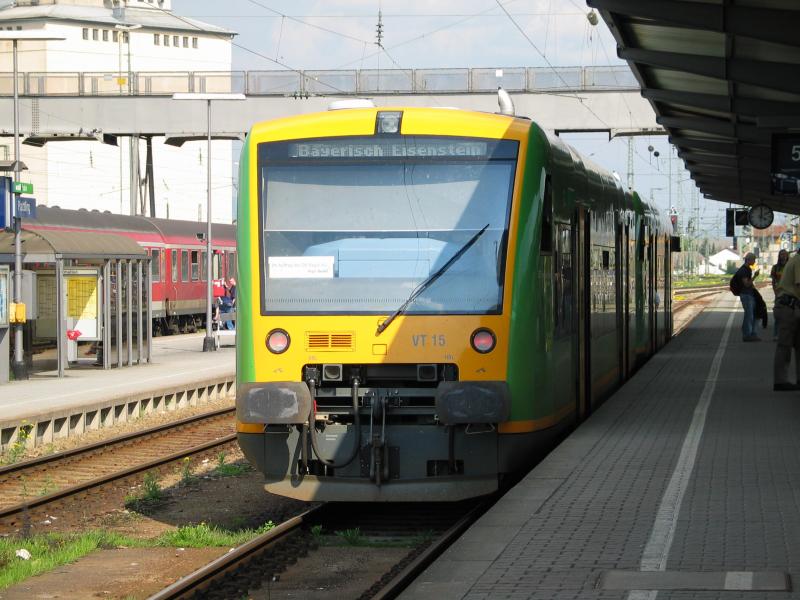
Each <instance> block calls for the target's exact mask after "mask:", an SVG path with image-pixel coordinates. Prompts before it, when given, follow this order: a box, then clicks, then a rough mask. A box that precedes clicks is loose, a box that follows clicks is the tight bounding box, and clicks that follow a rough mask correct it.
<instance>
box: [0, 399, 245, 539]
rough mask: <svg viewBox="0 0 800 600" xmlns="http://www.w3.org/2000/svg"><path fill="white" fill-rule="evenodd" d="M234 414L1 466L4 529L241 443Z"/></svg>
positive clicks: (205, 415)
mask: <svg viewBox="0 0 800 600" xmlns="http://www.w3.org/2000/svg"><path fill="white" fill-rule="evenodd" d="M234 412H235V409H234V408H233V407H231V408H224V409H220V410H217V411H213V412H208V413H203V414H200V415H195V416H193V417H189V418H186V419H181V420H179V421H173V422H171V423H167V424H165V425H159V426H158V427H152V428H149V429H145V430H142V431H138V432H134V433H129V434H126V435H123V436H119V437H115V438H111V439H108V440H104V441H101V442H98V443H95V444H91V445H89V446H83V447H80V448H76V449H73V450H68V451H65V452H58V453H55V454H50V455H47V456H43V457H40V458H35V459H32V460H28V461H24V462H20V463H16V464H12V465H7V466H4V467H0V525H2V526H3V527H13V526H17V525H19V524H20V523H21V522H23V521H25V520H30V518H31V513H33V512H37V513H38V512H40V511H43V510H46V509H47V507H48V506H49V505H52V504H53V503H56V502H59V501H63V500H65V499H68V498H70V497H73V496H76V495H78V494H81V493H84V492H88V491H92V490H95V489H97V488H101V487H103V486H106V485H109V484H111V483H114V482H120V481H122V480H124V479H126V478H128V477H132V476H135V475H137V474H141V473H143V472H145V471H149V470H151V469H157V468H160V467H162V466H164V465H167V464H169V463H171V462H175V461H178V460H182V459H184V458H185V457H187V456H191V455H196V454H200V453H204V452H211V451H214V450H216V449H218V448H220V447H222V446H225V445H226V444H230V443H232V442H235V441H236V434H235V433H233V429H234V427H233V415H234Z"/></svg>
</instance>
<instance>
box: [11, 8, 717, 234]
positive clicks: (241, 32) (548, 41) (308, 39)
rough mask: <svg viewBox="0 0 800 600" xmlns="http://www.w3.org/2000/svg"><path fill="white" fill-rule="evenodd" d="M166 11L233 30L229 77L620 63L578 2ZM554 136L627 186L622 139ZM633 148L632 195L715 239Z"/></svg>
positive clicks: (674, 169)
mask: <svg viewBox="0 0 800 600" xmlns="http://www.w3.org/2000/svg"><path fill="white" fill-rule="evenodd" d="M8 3H9V2H8V0H0V6H3V5H7V4H8ZM173 10H174V12H175V13H176V14H177V15H181V16H185V17H191V18H195V19H198V20H201V21H205V22H207V23H211V24H213V25H217V26H221V27H225V28H227V29H229V30H232V31H235V32H236V33H237V35H236V37H235V38H234V52H233V61H234V62H233V68H234V69H236V70H283V69H297V70H301V69H305V70H323V69H324V70H331V69H334V70H335V69H392V68H403V69H422V68H465V67H489V68H508V67H545V68H547V67H563V66H601V65H611V64H613V65H624V64H625V62H624V61H621V60H620V59H618V58H617V55H616V43H615V41H614V39H613V37H612V35H611V33H610V32H609V30H608V28H607V26H606V25H605V23H604V22H603V20H602V19H599V22H598V24H597V25H596V26H592V25H591V24H590V22H589V19H587V13H589V8H588V7H586V5H585V1H584V0H435V1H431V0H225V1H224V2H221V1H220V0H173ZM379 12H380V14H381V24H382V30H381V47H379V46H378V45H377V44H376V42H377V26H378V14H379ZM527 116H531V117H532V118H534V120H535V115H527ZM562 137H563V138H564V139H566V140H567V141H568V142H569V143H570V144H572V145H573V146H575V147H576V149H577V150H578V151H579V152H581V153H582V154H584V155H588V156H589V157H591V158H592V160H594V162H596V163H598V164H599V165H601V166H603V167H605V168H607V169H609V170H613V171H616V172H617V173H619V175H620V177H621V178H622V180H623V181H626V180H627V171H628V167H627V155H628V154H627V151H628V140H627V138H617V139H614V140H609V139H608V136H607V135H606V134H602V133H600V134H597V133H592V134H568V133H567V134H563V135H562ZM633 144H634V170H633V174H634V184H635V188H636V189H637V190H638V191H639V193H640V195H642V196H643V197H645V198H651V199H652V200H653V201H654V203H655V204H657V205H658V206H659V208H661V209H664V210H669V209H670V208H671V207H675V208H676V209H679V211H680V213H681V216H680V221H681V223H683V224H686V223H687V221H688V219H689V218H690V217H694V218H695V227H694V231H695V232H696V233H695V235H696V234H707V235H710V236H712V237H714V236H718V235H720V234H721V233H722V232H723V230H724V210H725V207H726V206H727V205H726V204H722V203H719V202H714V201H707V200H704V199H702V198H698V194H697V191H696V188H695V186H694V183H693V182H692V181H691V180H690V179H689V174H688V172H687V171H685V170H683V169H682V168H681V162H680V160H678V159H677V157H676V156H674V155H673V160H672V161H671V164H670V161H669V160H668V159H667V157H668V156H669V152H670V150H669V144H668V142H667V139H666V136H647V137H636V138H633ZM650 147H652V148H653V152H651V151H649V150H648V148H650ZM656 151H657V152H658V153H659V154H660V156H659V157H658V158H656V157H655V152H656ZM670 173H671V175H670ZM670 191H671V195H670ZM693 206H696V207H697V208H696V210H695V211H694V212H692V211H690V210H689V207H693Z"/></svg>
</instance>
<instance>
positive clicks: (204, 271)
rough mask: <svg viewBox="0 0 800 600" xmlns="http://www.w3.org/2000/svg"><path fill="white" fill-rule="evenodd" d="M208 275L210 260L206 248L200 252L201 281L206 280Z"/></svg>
mask: <svg viewBox="0 0 800 600" xmlns="http://www.w3.org/2000/svg"><path fill="white" fill-rule="evenodd" d="M207 277H208V261H207V256H206V252H205V250H204V251H203V252H201V253H200V281H205V280H206V278H207Z"/></svg>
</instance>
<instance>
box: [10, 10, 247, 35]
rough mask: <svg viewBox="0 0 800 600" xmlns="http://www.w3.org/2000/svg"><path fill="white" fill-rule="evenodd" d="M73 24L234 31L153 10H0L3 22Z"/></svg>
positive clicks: (203, 31) (195, 30) (215, 32)
mask: <svg viewBox="0 0 800 600" xmlns="http://www.w3.org/2000/svg"><path fill="white" fill-rule="evenodd" d="M42 19H45V20H51V21H74V22H79V23H91V24H97V25H105V26H109V27H113V26H114V25H141V26H142V27H145V28H148V29H170V30H174V31H181V32H194V33H213V34H218V35H225V36H231V37H233V36H234V35H236V32H235V31H231V30H230V29H225V28H224V27H217V26H216V25H210V24H208V23H204V22H202V21H197V20H195V19H189V18H186V17H179V16H178V15H175V14H173V13H172V12H171V11H163V10H158V9H152V8H126V9H122V10H120V9H117V10H115V9H111V8H102V7H98V6H70V5H64V4H55V5H46V6H41V5H40V6H15V7H8V8H0V21H34V20H36V21H39V20H42Z"/></svg>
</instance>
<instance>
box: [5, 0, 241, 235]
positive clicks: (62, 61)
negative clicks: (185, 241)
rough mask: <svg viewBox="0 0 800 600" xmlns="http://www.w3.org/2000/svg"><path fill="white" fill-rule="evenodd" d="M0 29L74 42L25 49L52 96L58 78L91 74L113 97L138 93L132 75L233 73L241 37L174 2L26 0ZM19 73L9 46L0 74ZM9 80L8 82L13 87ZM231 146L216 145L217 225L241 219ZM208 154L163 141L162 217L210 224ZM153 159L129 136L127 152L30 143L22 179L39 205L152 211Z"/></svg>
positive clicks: (30, 67)
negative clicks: (148, 179)
mask: <svg viewBox="0 0 800 600" xmlns="http://www.w3.org/2000/svg"><path fill="white" fill-rule="evenodd" d="M0 29H10V30H17V29H22V30H24V29H44V30H46V31H47V32H48V33H52V34H53V35H54V36H58V37H64V38H66V39H64V40H63V41H49V42H23V43H20V48H19V70H20V72H24V73H40V74H42V75H44V74H46V75H47V86H48V91H49V92H52V91H53V90H54V89H57V88H58V85H59V84H58V80H57V79H56V78H54V77H53V74H54V73H72V74H75V73H78V72H80V73H86V74H90V75H87V76H85V77H84V78H83V79H82V81H83V84H84V86H86V87H89V88H91V89H92V90H93V91H94V92H95V93H103V94H106V95H109V94H114V93H120V94H127V93H129V89H128V85H129V78H128V73H129V72H131V73H137V72H138V73H147V72H150V73H152V72H170V71H171V72H181V71H182V72H184V73H185V72H189V71H193V72H203V71H230V70H231V41H232V38H233V36H234V35H235V34H234V33H233V32H231V31H228V30H226V29H222V28H219V27H215V26H212V25H208V24H206V23H201V22H199V21H196V20H193V19H187V18H184V17H180V16H179V15H175V14H174V13H173V12H172V6H171V0H17V2H15V3H14V5H13V6H10V7H7V8H3V9H0ZM11 71H12V62H11V43H10V42H0V72H4V73H10V72H11ZM0 77H3V75H0ZM68 79H69V81H70V82H72V83H70V85H74V82H75V81H76V78H75V77H74V76H72V77H69V78H67V77H65V78H64V81H65V84H64V85H67V83H66V82H67V80H68ZM10 81H11V78H10V77H9V76H5V83H4V84H3V87H4V89H5V87H7V86H9V85H10ZM198 91H199V90H198ZM209 91H211V90H209ZM22 110H25V106H24V100H23V108H22ZM86 125H87V128H90V127H91V123H87V124H86ZM231 144H232V143H231V142H230V141H214V142H213V148H212V173H213V175H212V181H211V189H212V202H213V207H214V208H213V214H212V219H213V220H214V221H217V222H227V223H230V222H231V220H232V218H233V217H232V215H233V206H232V200H231V199H232V189H233V183H234V180H233V177H234V176H235V174H234V173H233V159H232V146H231ZM132 152H138V153H139V157H140V158H139V163H140V167H139V169H140V173H141V176H140V177H137V176H136V175H134V176H133V177H132V176H131V173H132V170H133V172H134V173H136V171H135V167H132V166H131V165H132V164H134V163H135V161H131V155H132ZM206 153H207V150H206V143H205V142H187V143H186V144H184V145H183V147H181V148H174V147H171V146H166V145H164V143H163V138H155V139H154V140H153V163H154V177H153V182H154V184H155V199H156V202H155V204H156V216H158V217H169V218H173V219H188V220H199V221H204V220H205V219H206V177H207V175H206V169H207V162H206V161H207V156H206ZM145 155H146V142H145V140H130V139H120V140H119V147H115V146H111V145H106V144H102V143H100V142H90V141H76V142H49V143H47V144H45V145H44V146H43V147H41V148H36V147H33V146H28V145H23V147H22V156H21V158H22V160H23V162H25V164H26V165H27V166H28V169H29V170H28V171H27V172H25V173H24V174H23V175H22V179H23V180H24V181H30V182H31V183H33V185H34V192H35V193H34V196H35V197H36V200H37V202H38V203H39V204H46V205H50V206H56V205H57V206H60V207H61V208H72V209H77V208H86V209H89V210H91V209H98V210H110V211H112V212H117V213H123V214H130V213H131V212H136V213H139V214H142V213H143V214H149V210H148V209H147V200H146V199H147V193H146V189H145V187H146V186H144V185H142V179H143V178H144V177H145V172H146V169H145V163H146V156H145ZM12 156H13V138H7V137H6V138H0V160H2V159H10V158H11V157H12ZM137 179H138V180H139V186H138V187H139V188H140V189H139V190H137V191H136V192H135V193H134V194H131V192H130V190H131V181H132V180H133V182H134V183H136V181H137ZM136 197H138V201H135V200H134V199H133V198H136Z"/></svg>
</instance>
